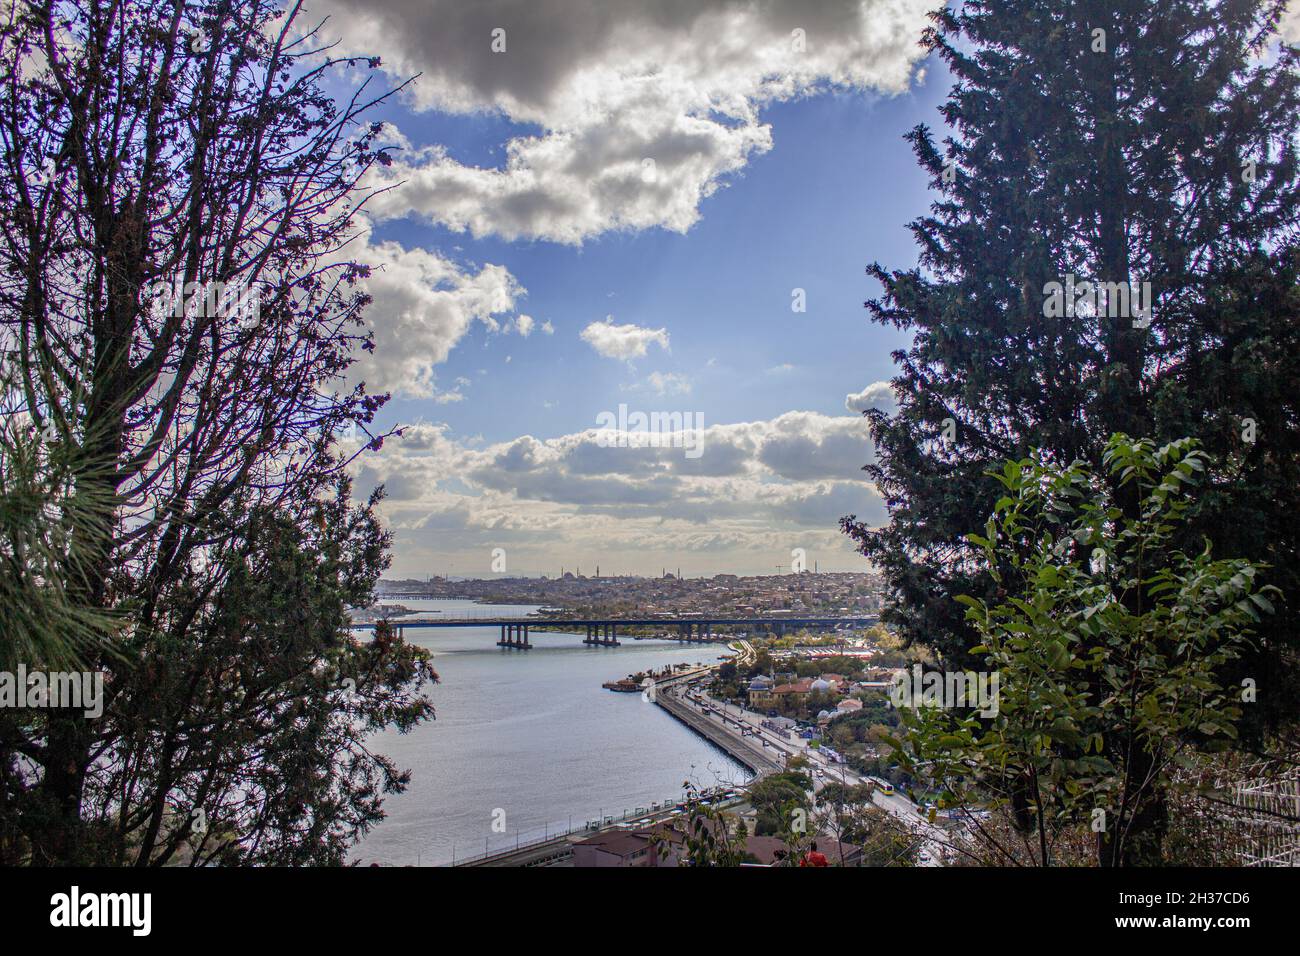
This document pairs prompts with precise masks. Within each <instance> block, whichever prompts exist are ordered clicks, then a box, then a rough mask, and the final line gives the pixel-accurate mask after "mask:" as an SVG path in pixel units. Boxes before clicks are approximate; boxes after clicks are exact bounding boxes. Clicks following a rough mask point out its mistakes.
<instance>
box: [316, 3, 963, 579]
mask: <svg viewBox="0 0 1300 956" xmlns="http://www.w3.org/2000/svg"><path fill="white" fill-rule="evenodd" d="M932 3H933V0H822V2H818V3H815V4H806V3H798V2H778V0H746V2H739V0H660V2H657V3H654V4H646V3H643V2H640V0H513V2H507V0H496V2H486V0H485V2H475V3H466V2H463V0H367V3H366V4H365V5H364V7H363V6H361V5H357V4H353V3H347V2H343V0H313V2H311V3H310V5H309V8H308V9H309V12H310V14H311V15H313V16H321V15H325V16H328V17H329V20H328V21H327V25H326V27H325V30H324V33H325V35H326V36H328V37H330V38H331V39H337V40H338V42H339V44H340V50H341V51H343V52H349V53H358V54H377V55H380V56H382V58H383V66H384V70H385V71H386V73H387V74H388V76H389V77H390V78H391V79H393V80H398V79H404V78H406V77H409V76H412V75H415V74H419V77H418V79H417V80H416V81H415V82H414V83H413V84H412V85H411V86H410V87H409V88H408V90H407V91H406V92H405V93H404V94H403V95H402V96H401V97H400V98H398V99H397V100H396V101H393V102H390V103H389V104H386V105H385V106H384V107H383V108H382V109H381V110H380V112H379V114H378V115H377V118H379V119H382V120H384V121H385V122H386V123H388V124H389V127H390V128H389V131H388V133H389V140H390V141H391V142H394V143H398V144H400V146H401V149H400V150H399V151H398V152H396V153H395V158H396V162H395V163H394V164H393V166H391V167H389V168H387V169H386V170H384V173H383V175H384V177H385V179H384V180H383V181H381V182H379V183H377V185H387V184H390V183H399V182H400V183H401V185H400V186H398V187H397V188H394V189H392V190H390V191H387V192H385V193H383V194H382V195H380V196H377V197H376V198H375V199H374V200H373V201H372V203H371V204H369V205H368V206H367V210H368V212H367V220H366V226H367V231H366V233H365V234H364V235H363V236H362V237H360V239H359V242H358V244H357V246H356V248H355V249H354V250H353V254H354V255H356V256H357V257H358V258H362V259H364V260H366V261H368V262H370V263H371V264H372V265H374V266H375V267H376V268H375V270H374V273H373V276H372V278H371V279H370V280H369V290H370V292H371V293H372V295H373V297H374V303H373V306H372V307H371V310H370V313H369V318H370V320H371V322H372V324H373V328H374V335H375V341H376V349H375V351H374V353H373V354H369V355H365V356H363V357H362V358H361V359H360V361H358V363H357V365H356V367H355V370H354V371H355V374H356V375H357V377H359V378H362V379H364V380H365V381H366V382H367V384H368V387H369V388H370V389H371V390H372V391H388V392H390V393H391V394H392V396H393V399H392V401H391V402H390V403H389V404H388V405H387V406H386V407H385V409H384V410H383V411H382V413H381V415H380V418H379V420H378V424H379V425H380V426H381V427H389V426H394V425H401V426H403V429H404V434H403V437H402V438H401V439H396V440H390V441H389V442H387V443H386V444H385V446H384V448H383V449H382V451H380V452H378V453H370V454H367V455H366V456H364V457H363V458H362V459H360V461H359V462H358V464H357V467H356V469H355V471H356V476H357V486H358V490H359V491H361V492H368V491H369V489H370V488H371V487H373V486H374V485H375V484H377V483H381V482H382V483H383V484H384V485H385V486H386V488H387V492H388V499H387V501H386V502H385V504H384V508H383V510H384V515H385V518H386V520H387V521H388V523H389V526H390V527H391V529H392V530H393V532H394V536H395V542H394V549H393V558H394V561H393V570H392V572H391V573H392V574H393V575H401V576H407V575H410V576H424V575H426V574H447V573H450V574H452V575H456V576H487V575H488V574H489V572H490V570H491V565H492V555H493V549H495V548H503V549H505V552H506V562H507V571H508V573H512V574H539V573H548V574H554V573H556V572H558V571H559V569H560V568H561V567H564V568H567V569H575V568H581V569H582V570H583V572H584V573H592V572H594V571H595V569H596V566H597V565H599V566H600V568H601V570H602V572H603V573H606V574H609V573H638V574H657V573H659V571H660V569H661V568H664V567H667V568H669V569H676V568H678V567H680V568H681V569H682V571H683V572H684V573H687V574H692V575H695V574H712V573H715V572H719V571H729V572H734V573H756V572H772V571H775V570H776V569H777V568H778V567H788V566H789V564H790V560H791V557H790V552H791V550H792V549H794V548H803V549H804V551H805V552H806V554H807V560H808V562H809V564H810V565H811V564H812V563H813V562H814V561H816V562H817V563H818V565H819V566H820V567H821V568H822V569H823V570H860V569H863V568H864V563H863V559H861V558H860V557H858V556H857V555H855V554H854V552H853V550H852V548H851V547H850V545H849V543H848V541H847V540H846V539H845V538H844V536H843V535H841V534H840V533H839V531H838V519H839V518H840V516H842V515H845V514H857V515H858V516H859V517H861V518H867V519H872V520H878V521H883V520H884V514H883V509H882V506H881V502H880V499H879V496H878V495H877V494H876V493H875V490H874V489H873V488H872V486H871V485H870V484H869V483H868V482H867V481H866V480H865V476H864V475H863V473H862V471H861V468H862V466H863V465H864V464H865V463H867V462H868V461H869V460H870V459H871V455H872V449H871V443H870V439H869V436H868V434H867V430H866V427H865V422H864V420H863V419H862V417H861V412H862V411H863V410H864V409H866V408H870V407H873V406H874V407H888V405H889V403H890V401H891V394H890V390H889V388H888V386H887V385H886V384H885V382H886V380H887V379H888V378H890V377H891V375H892V361H891V359H890V352H891V351H892V350H893V349H896V348H899V347H901V346H903V345H905V341H904V339H903V337H902V336H901V335H900V334H899V333H898V332H897V331H895V330H891V329H882V328H880V327H877V326H873V325H871V324H869V323H868V321H867V318H866V312H865V310H864V309H863V308H862V303H863V301H864V300H865V299H867V298H870V297H872V296H874V295H875V294H876V293H877V291H878V288H877V286H876V284H875V283H874V281H872V280H868V279H867V277H866V276H865V275H864V268H865V267H866V265H867V264H868V263H870V262H872V261H873V260H879V261H881V262H883V263H885V264H886V265H888V266H891V267H906V266H910V265H911V264H912V263H913V262H914V261H915V249H914V247H913V245H912V240H911V236H910V234H909V233H908V232H907V230H906V223H907V222H908V221H909V220H910V219H912V218H913V217H915V216H916V215H918V214H919V213H921V212H922V211H923V210H924V209H925V208H926V205H927V203H928V202H929V201H930V196H929V193H928V189H927V184H926V179H925V176H924V174H923V173H921V172H920V171H919V170H918V169H917V167H916V165H915V162H914V160H913V158H912V155H911V152H910V150H909V148H908V147H907V145H906V144H905V143H904V142H903V140H902V135H903V133H904V132H905V131H907V130H908V129H910V128H911V127H913V126H915V125H916V124H917V123H919V122H925V123H929V124H931V125H935V126H937V125H939V119H938V115H937V113H936V107H937V106H938V105H939V103H940V102H941V101H942V99H943V97H944V95H945V94H946V92H947V90H948V88H949V86H950V85H951V79H950V77H949V76H948V75H947V74H946V73H945V71H944V69H943V66H942V64H941V63H939V62H938V61H937V60H935V59H933V58H923V57H922V51H921V49H920V48H919V46H918V39H919V37H920V34H921V31H922V29H923V28H924V26H925V25H926V22H927V21H926V17H925V14H926V11H927V9H928V8H929V7H930V6H931V4H932ZM620 406H626V411H630V412H637V411H640V412H644V413H647V414H649V413H651V412H661V413H671V412H677V413H681V416H682V418H683V419H684V420H685V421H687V422H693V423H698V422H702V424H703V430H702V433H701V435H700V439H701V443H700V446H699V454H697V455H692V456H688V455H687V454H685V452H684V449H683V448H682V447H680V445H679V446H678V447H674V446H673V443H672V442H670V441H659V442H655V441H653V440H642V441H638V440H635V439H634V440H631V441H629V440H627V436H623V440H619V436H617V435H613V436H611V435H610V434H608V430H607V429H601V428H600V427H599V426H600V422H601V421H602V419H601V417H600V416H602V414H605V415H615V416H617V415H618V412H619V409H620ZM643 437H644V436H643ZM679 437H680V436H679Z"/></svg>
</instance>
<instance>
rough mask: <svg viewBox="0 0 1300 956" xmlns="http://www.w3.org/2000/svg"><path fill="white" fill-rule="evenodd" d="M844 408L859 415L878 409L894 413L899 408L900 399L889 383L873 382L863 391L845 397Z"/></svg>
mask: <svg viewBox="0 0 1300 956" xmlns="http://www.w3.org/2000/svg"><path fill="white" fill-rule="evenodd" d="M844 407H845V409H847V410H848V411H850V412H857V413H858V414H859V415H860V414H862V413H863V412H865V411H866V410H867V409H869V408H878V409H880V410H881V411H883V412H892V411H893V410H894V409H895V408H897V407H898V398H897V396H895V395H894V388H893V386H892V385H890V384H889V383H888V382H872V383H871V384H870V385H868V386H867V387H866V388H864V389H863V390H862V391H860V392H857V393H852V392H850V393H849V394H848V395H845V396H844Z"/></svg>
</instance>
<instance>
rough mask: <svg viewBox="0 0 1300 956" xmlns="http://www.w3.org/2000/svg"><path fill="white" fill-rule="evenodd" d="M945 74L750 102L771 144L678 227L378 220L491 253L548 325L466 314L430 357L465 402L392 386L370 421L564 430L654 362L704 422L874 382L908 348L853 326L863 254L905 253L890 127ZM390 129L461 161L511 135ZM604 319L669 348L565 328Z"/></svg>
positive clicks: (835, 399)
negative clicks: (910, 82) (648, 332)
mask: <svg viewBox="0 0 1300 956" xmlns="http://www.w3.org/2000/svg"><path fill="white" fill-rule="evenodd" d="M947 86H948V82H947V79H946V77H943V76H942V75H941V74H937V73H934V72H930V73H929V74H928V79H927V81H926V82H925V84H924V85H922V86H920V87H918V88H916V89H914V90H912V91H909V92H908V93H906V94H903V95H901V96H897V97H881V96H877V95H872V94H866V93H826V94H822V95H819V96H813V97H810V98H807V99H801V100H799V101H797V102H790V103H778V104H775V105H773V106H771V107H769V108H768V109H765V110H764V111H763V113H762V120H763V121H764V122H765V123H769V124H771V126H772V130H773V139H774V140H775V144H776V145H775V146H774V148H773V149H772V150H771V151H770V152H768V153H766V154H764V155H762V156H759V157H757V158H756V159H754V160H753V161H752V162H751V163H750V164H749V165H748V166H747V167H746V168H745V170H744V171H743V172H742V173H741V174H739V175H736V176H733V177H730V178H729V179H728V180H727V181H726V182H727V185H726V188H723V189H720V190H719V191H718V192H717V193H716V194H715V195H713V196H711V197H709V198H708V199H706V200H704V201H703V203H702V204H701V207H700V212H701V219H700V221H699V223H697V224H696V225H695V226H693V227H692V228H691V229H690V231H689V232H687V233H685V234H679V233H674V232H669V231H666V230H664V229H651V230H647V231H644V232H636V233H613V234H606V235H602V236H598V237H596V238H593V239H591V240H588V241H587V242H586V243H585V244H584V245H583V246H582V247H581V248H574V247H571V246H567V245H561V244H557V243H552V242H544V241H529V242H505V241H503V240H501V239H499V238H496V237H485V238H482V239H474V238H473V237H471V236H466V235H463V234H457V233H453V232H451V231H450V230H448V229H447V228H446V227H445V226H437V225H430V224H427V223H420V222H418V221H414V220H413V219H412V218H410V217H407V218H403V219H402V220H398V221H391V222H387V223H384V224H382V226H381V227H380V228H379V229H377V230H376V235H377V236H378V237H381V238H392V239H396V240H397V241H399V242H401V243H402V244H404V245H410V246H422V247H426V248H436V249H442V250H444V251H452V252H454V255H455V256H456V257H457V258H459V259H463V260H465V261H468V262H474V263H478V262H500V263H503V264H505V265H506V266H507V267H508V268H509V270H510V272H511V273H512V274H513V275H514V276H516V277H517V278H518V279H519V280H520V282H521V283H522V284H523V285H524V286H525V287H526V288H527V290H528V294H527V297H526V299H525V300H524V301H523V309H524V310H525V311H526V312H527V313H529V314H531V315H532V316H534V317H535V318H536V319H538V320H539V321H542V320H549V321H550V322H551V323H552V324H553V326H554V327H555V334H554V335H552V336H545V337H542V336H538V337H535V338H532V340H531V341H529V342H528V343H527V345H526V347H521V345H520V343H519V340H518V339H516V338H512V337H502V336H500V335H494V334H492V333H491V332H489V331H488V330H487V328H486V327H483V326H478V327H476V328H475V329H474V330H473V331H472V332H471V333H470V334H469V335H468V336H467V337H466V339H465V340H463V341H462V342H461V343H460V344H459V345H458V346H457V348H456V349H455V350H454V351H453V352H452V354H451V356H450V358H449V360H448V361H447V362H446V363H445V364H443V365H441V366H440V367H439V369H438V375H439V378H440V379H446V380H449V381H450V380H454V379H455V378H457V377H464V378H468V379H470V380H471V382H473V383H474V384H473V385H472V386H470V387H469V388H468V389H467V390H466V396H467V398H466V400H465V401H463V402H459V403H455V404H451V405H437V406H432V407H431V405H432V403H430V402H428V401H427V400H423V401H422V400H418V399H416V400H401V399H398V400H396V401H394V402H392V403H391V404H390V405H389V406H388V407H387V409H386V410H385V414H384V421H385V423H392V424H395V423H399V422H409V421H413V420H417V419H419V418H421V417H424V418H431V419H436V420H441V421H445V422H447V423H448V424H449V425H450V426H451V427H452V429H453V430H454V431H455V432H456V433H457V434H460V435H465V436H468V435H482V436H484V437H485V438H486V439H488V440H490V441H500V440H506V439H508V438H513V437H515V436H516V435H518V434H522V433H530V434H537V435H545V434H551V433H555V432H559V431H576V430H579V429H582V428H587V427H590V426H592V425H593V424H594V423H595V415H596V412H597V411H599V410H600V409H604V408H609V407H613V406H614V405H616V404H617V403H618V402H619V401H628V400H629V396H628V394H627V392H626V391H623V389H626V388H627V387H628V386H631V385H635V384H636V383H637V382H639V381H641V380H643V379H644V378H645V377H646V376H647V375H649V374H650V373H651V372H656V371H657V372H661V373H673V374H677V375H681V376H684V377H685V378H686V379H688V380H689V381H690V383H691V386H692V390H691V392H690V401H689V402H688V403H687V404H688V405H689V407H690V408H692V409H698V410H700V411H701V412H702V413H703V414H704V416H705V420H706V421H707V422H710V423H712V422H730V421H743V420H747V419H752V418H770V417H773V416H775V415H779V414H780V413H781V412H783V411H786V410H788V409H789V408H791V407H795V406H796V405H797V406H799V407H803V408H808V409H811V410H815V411H821V412H825V413H827V414H839V413H841V412H842V411H843V405H844V396H845V394H846V393H847V392H850V391H858V390H860V389H861V388H862V387H863V386H864V385H866V384H867V383H869V382H873V381H878V380H880V379H886V378H889V377H890V375H891V369H892V361H891V359H890V352H891V351H892V350H893V349H895V348H899V347H901V346H904V345H905V344H906V337H905V336H904V335H903V334H902V333H899V332H897V331H896V330H893V329H885V328H881V327H879V326H875V325H872V324H870V323H868V322H867V321H866V312H865V310H864V309H863V308H862V303H863V301H864V300H865V299H866V298H868V297H869V296H870V295H872V294H874V293H875V292H876V291H877V290H878V288H879V287H878V284H877V283H875V282H874V280H870V279H868V278H867V277H866V276H865V275H864V269H865V267H866V265H867V264H868V263H870V262H872V261H873V260H876V259H878V260H879V261H881V262H883V263H886V264H889V265H893V266H899V267H903V266H907V265H910V264H911V263H912V262H913V261H914V259H915V253H914V251H913V246H912V240H911V235H910V233H909V232H908V231H907V229H906V223H907V222H909V221H910V220H911V219H912V218H914V217H915V216H916V215H917V214H918V213H920V212H922V211H924V208H925V205H926V203H927V202H928V201H929V199H928V189H927V184H926V179H925V176H924V174H923V173H922V172H921V171H920V170H919V169H918V167H917V166H916V163H915V162H914V159H913V157H912V154H911V150H910V148H909V147H908V145H907V144H906V143H905V142H904V141H903V139H902V134H903V133H904V132H905V131H906V130H907V129H909V128H911V127H912V126H913V125H915V124H916V123H917V122H918V121H919V120H921V119H923V118H932V117H933V116H934V113H933V107H934V106H935V105H936V103H937V102H939V101H940V100H941V99H942V96H943V93H944V91H945V90H946V89H947ZM401 128H402V130H403V132H405V133H407V135H408V136H410V137H411V139H412V141H413V142H420V141H423V142H428V141H434V142H440V143H442V144H445V145H446V146H447V147H448V149H449V150H450V151H451V152H452V154H453V155H456V156H457V157H458V158H462V157H463V160H462V161H464V162H472V163H475V164H477V165H497V164H498V163H499V162H500V155H499V151H498V154H497V155H496V156H492V155H491V154H490V153H489V148H490V146H489V144H496V143H499V142H500V141H502V140H503V139H504V138H506V137H508V136H509V135H511V134H512V132H513V124H510V123H508V122H507V121H505V120H503V119H500V118H498V119H496V120H491V119H486V118H483V117H474V118H470V119H465V118H459V117H446V116H439V115H429V114H422V115H416V116H414V117H411V118H410V119H407V120H404V121H403V122H402V125H401ZM794 288H803V289H804V290H805V291H806V294H807V312H805V313H802V314H797V313H794V312H792V311H791V290H792V289H794ZM607 315H612V316H613V317H614V320H615V321H616V322H619V323H625V322H630V323H633V324H636V325H638V326H646V327H651V328H656V329H657V328H661V327H664V328H667V329H668V331H669V334H670V337H671V352H665V351H663V350H662V349H654V350H653V351H651V352H650V353H649V354H648V355H647V357H646V358H644V359H640V360H636V361H633V362H631V363H623V362H611V361H610V360H608V359H605V358H602V357H601V356H600V355H598V354H597V353H596V352H595V351H594V350H592V349H591V348H588V347H587V346H586V345H584V344H583V343H582V342H581V341H580V340H579V339H578V334H579V332H580V331H581V330H582V329H583V328H584V327H585V326H586V325H588V324H589V323H590V322H592V321H596V320H599V319H604V318H605V317H606V316H607ZM530 338H531V337H530ZM507 357H509V358H510V363H509V365H507V364H506V358H507ZM710 360H712V362H713V363H714V364H713V365H710V364H709V363H710ZM786 366H792V367H791V368H786ZM484 369H485V370H486V375H480V374H479V373H480V370H484ZM545 403H551V407H546V404H545ZM792 403H793V404H792ZM672 407H674V408H677V407H686V406H685V405H683V403H682V402H681V401H678V402H677V403H676V404H675V405H673V406H672Z"/></svg>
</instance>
